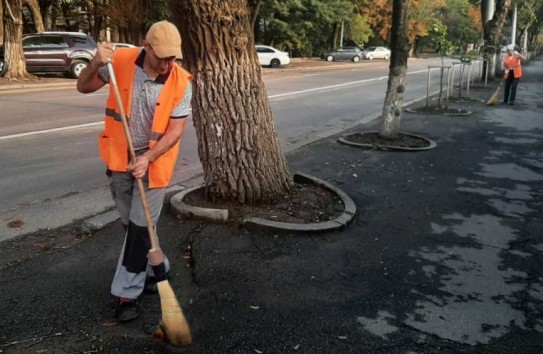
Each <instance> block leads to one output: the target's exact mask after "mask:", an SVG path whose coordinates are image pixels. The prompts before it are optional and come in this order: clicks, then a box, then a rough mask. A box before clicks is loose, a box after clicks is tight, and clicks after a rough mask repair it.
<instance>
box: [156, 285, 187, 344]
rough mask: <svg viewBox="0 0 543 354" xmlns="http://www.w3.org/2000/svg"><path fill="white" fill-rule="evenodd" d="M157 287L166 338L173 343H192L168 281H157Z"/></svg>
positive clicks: (185, 321) (185, 322)
mask: <svg viewBox="0 0 543 354" xmlns="http://www.w3.org/2000/svg"><path fill="white" fill-rule="evenodd" d="M157 287H158V293H159V295H160V306H161V308H162V327H163V328H164V331H165V332H166V338H167V339H168V341H169V342H170V343H171V344H173V345H190V344H192V334H191V333H190V328H189V325H188V323H187V320H186V319H185V316H184V315H183V311H182V310H181V306H180V305H179V302H177V298H176V297H175V294H174V292H173V289H172V287H171V285H170V283H169V282H168V280H164V281H161V282H158V283H157Z"/></svg>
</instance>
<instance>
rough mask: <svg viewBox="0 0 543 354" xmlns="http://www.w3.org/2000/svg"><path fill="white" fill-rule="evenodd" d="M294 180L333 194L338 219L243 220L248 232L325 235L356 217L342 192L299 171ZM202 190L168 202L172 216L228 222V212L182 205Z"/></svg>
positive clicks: (191, 190) (179, 194)
mask: <svg viewBox="0 0 543 354" xmlns="http://www.w3.org/2000/svg"><path fill="white" fill-rule="evenodd" d="M293 180H294V182H296V183H300V184H313V185H317V186H320V187H322V188H324V189H326V190H328V191H330V192H332V193H335V194H336V195H337V196H338V197H339V198H340V199H341V202H342V203H343V206H344V210H343V213H342V214H341V215H340V216H338V217H337V218H335V219H333V220H330V221H324V222H317V223H309V224H301V223H288V222H279V221H273V220H268V219H263V218H246V219H244V220H243V222H242V223H241V225H242V226H244V227H246V228H247V229H250V230H261V231H272V232H324V231H333V230H338V229H342V228H344V227H345V226H346V225H347V224H348V223H350V222H351V220H352V219H353V217H354V215H355V214H356V205H355V204H354V202H353V200H352V199H351V198H350V197H349V196H348V195H347V194H346V193H345V192H343V191H342V190H341V189H339V188H337V187H336V186H333V185H332V184H330V183H328V182H326V181H323V180H321V179H319V178H317V177H313V176H310V175H307V174H304V173H301V172H295V173H294V175H293ZM202 187H203V186H195V187H192V188H189V189H186V190H184V191H182V192H180V193H178V194H176V195H174V196H173V197H172V199H171V208H172V211H173V213H174V214H175V215H181V216H182V217H187V218H188V217H196V218H197V219H198V220H204V221H210V222H215V223H224V222H227V221H228V210H227V209H214V208H204V207H197V206H193V205H187V204H185V203H184V202H183V198H184V197H185V196H186V195H187V194H189V193H191V192H193V191H195V190H198V189H200V188H202Z"/></svg>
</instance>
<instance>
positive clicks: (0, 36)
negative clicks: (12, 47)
mask: <svg viewBox="0 0 543 354" xmlns="http://www.w3.org/2000/svg"><path fill="white" fill-rule="evenodd" d="M0 42H2V43H4V0H0Z"/></svg>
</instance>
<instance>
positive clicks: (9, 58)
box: [2, 0, 29, 81]
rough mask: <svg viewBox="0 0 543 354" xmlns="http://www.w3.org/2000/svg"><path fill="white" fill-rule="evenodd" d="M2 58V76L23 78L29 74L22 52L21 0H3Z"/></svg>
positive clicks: (13, 78)
mask: <svg viewBox="0 0 543 354" xmlns="http://www.w3.org/2000/svg"><path fill="white" fill-rule="evenodd" d="M2 12H3V17H4V60H5V65H6V66H7V68H6V71H5V74H4V77H5V78H6V79H8V80H14V81H18V80H24V79H26V78H27V77H28V76H29V75H28V73H27V71H26V62H25V58H24V54H23V45H22V43H23V4H22V0H3V7H2Z"/></svg>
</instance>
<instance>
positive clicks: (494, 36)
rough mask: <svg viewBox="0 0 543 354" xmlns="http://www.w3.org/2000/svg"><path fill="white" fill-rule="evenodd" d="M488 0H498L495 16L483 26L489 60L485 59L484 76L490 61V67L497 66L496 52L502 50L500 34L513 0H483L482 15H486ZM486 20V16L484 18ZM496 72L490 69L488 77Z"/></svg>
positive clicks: (486, 53) (491, 76) (486, 54)
mask: <svg viewBox="0 0 543 354" xmlns="http://www.w3.org/2000/svg"><path fill="white" fill-rule="evenodd" d="M488 1H496V7H495V10H494V16H493V17H492V19H490V20H489V21H488V22H486V23H485V24H484V27H483V38H484V46H485V47H484V48H485V51H484V52H485V57H486V58H487V59H489V61H485V65H484V66H483V77H484V76H485V73H486V71H487V70H488V67H489V65H488V63H490V67H491V68H493V67H495V64H496V63H495V62H494V63H492V61H494V60H495V59H496V54H498V53H499V51H500V36H501V33H502V29H503V25H504V24H505V20H506V19H507V15H508V14H509V10H510V9H511V2H512V0H482V1H481V16H484V13H485V9H486V3H487V2H488ZM483 20H484V18H483ZM494 76H495V74H494V72H493V70H488V77H489V78H494Z"/></svg>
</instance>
